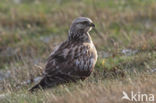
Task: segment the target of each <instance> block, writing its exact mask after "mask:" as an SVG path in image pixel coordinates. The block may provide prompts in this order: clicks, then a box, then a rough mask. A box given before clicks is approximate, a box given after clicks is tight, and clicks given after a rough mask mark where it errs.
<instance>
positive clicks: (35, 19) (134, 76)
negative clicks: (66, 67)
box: [0, 0, 156, 103]
mask: <svg viewBox="0 0 156 103" xmlns="http://www.w3.org/2000/svg"><path fill="white" fill-rule="evenodd" d="M19 1H20V2H18V0H12V1H10V0H5V1H4V0H0V73H2V74H6V73H11V75H10V74H9V76H8V77H7V78H5V79H4V80H0V94H1V97H0V100H1V102H2V103H51V102H54V103H58V102H62V103H68V102H73V103H89V102H91V103H95V102H97V103H101V102H102V103H103V102H105V103H125V102H128V101H124V100H121V97H122V91H126V92H127V93H130V92H131V91H132V90H133V91H135V92H137V91H140V92H142V93H153V94H155V95H156V87H155V85H156V84H155V83H156V77H155V72H153V73H152V72H151V71H152V70H153V69H154V68H156V65H155V64H156V35H155V34H156V29H155V27H156V14H155V11H156V1H155V0H103V1H102V0H79V1H78V0H69V1H68V0H44V1H42V0H19ZM78 16H86V17H90V18H91V19H92V20H93V21H94V22H95V24H96V30H97V31H95V30H93V31H92V32H91V36H92V38H93V41H94V44H95V45H96V48H97V50H98V54H99V58H98V62H97V64H96V67H95V70H94V73H93V74H92V75H91V77H89V78H88V80H86V81H84V82H82V81H79V82H78V83H76V84H75V83H71V84H66V85H62V86H59V87H56V88H53V89H49V90H47V91H39V92H37V93H35V94H30V93H28V91H27V89H28V88H30V87H31V86H32V85H33V81H32V83H30V84H22V83H23V82H24V81H27V80H32V78H35V77H37V76H40V75H41V73H42V71H43V68H44V66H45V62H46V59H47V57H48V55H49V54H50V52H51V51H52V50H53V49H54V47H55V46H56V45H58V44H59V43H60V42H62V41H63V40H65V39H66V38H67V33H68V28H69V26H70V24H71V22H72V20H73V19H74V18H76V17H78ZM125 50H130V51H128V52H129V53H127V52H126V53H123V51H125ZM134 51H136V52H135V53H132V52H134ZM0 76H1V74H0ZM149 87H150V88H149ZM2 95H5V96H2Z"/></svg>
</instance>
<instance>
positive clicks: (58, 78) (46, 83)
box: [29, 74, 78, 92]
mask: <svg viewBox="0 0 156 103" xmlns="http://www.w3.org/2000/svg"><path fill="white" fill-rule="evenodd" d="M77 79H78V78H73V77H72V76H70V75H65V74H57V75H55V76H54V75H53V76H52V77H47V76H45V77H43V78H42V80H41V81H40V82H39V83H38V84H36V85H35V86H33V87H32V88H30V89H29V91H30V92H34V91H35V90H37V89H46V88H49V87H55V86H57V85H59V84H63V83H68V82H76V81H77Z"/></svg>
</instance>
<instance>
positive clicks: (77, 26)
mask: <svg viewBox="0 0 156 103" xmlns="http://www.w3.org/2000/svg"><path fill="white" fill-rule="evenodd" d="M92 27H95V25H94V24H93V21H92V20H91V19H90V18H87V17H78V18H76V19H75V20H74V21H73V22H72V25H71V29H72V30H75V31H82V32H84V33H86V32H89V31H90V30H91V29H92Z"/></svg>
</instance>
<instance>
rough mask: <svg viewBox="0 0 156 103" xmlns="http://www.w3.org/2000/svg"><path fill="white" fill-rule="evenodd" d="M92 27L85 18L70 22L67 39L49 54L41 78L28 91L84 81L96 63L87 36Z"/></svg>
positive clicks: (95, 54) (95, 56)
mask: <svg viewBox="0 0 156 103" xmlns="http://www.w3.org/2000/svg"><path fill="white" fill-rule="evenodd" d="M92 27H95V25H94V24H93V22H92V20H91V19H89V18H86V17H78V18H76V19H75V20H74V21H73V22H72V25H71V27H70V30H69V34H68V39H67V40H66V41H64V42H63V43H61V44H60V45H59V46H58V47H57V48H56V49H55V50H54V51H53V52H52V53H51V55H50V57H49V59H48V62H47V65H46V67H45V71H44V75H43V78H42V79H41V81H40V82H39V83H38V84H36V85H35V86H33V87H32V88H31V89H30V91H34V90H35V89H37V88H42V89H45V88H49V87H53V86H56V85H59V84H62V83H68V82H76V81H77V80H80V79H81V80H84V79H85V78H87V77H88V76H89V75H90V74H91V72H92V71H93V68H94V66H95V63H96V61H97V51H96V48H95V46H94V44H93V42H92V39H91V37H90V34H89V31H90V30H91V29H92Z"/></svg>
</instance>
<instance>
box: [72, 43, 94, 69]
mask: <svg viewBox="0 0 156 103" xmlns="http://www.w3.org/2000/svg"><path fill="white" fill-rule="evenodd" d="M80 47H81V48H79V52H78V54H75V55H78V56H77V58H76V59H75V61H74V62H75V66H76V68H75V69H76V70H78V71H89V72H91V71H92V69H93V68H94V66H95V64H96V61H97V51H96V49H95V46H94V44H92V43H84V44H82V45H81V46H80Z"/></svg>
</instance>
